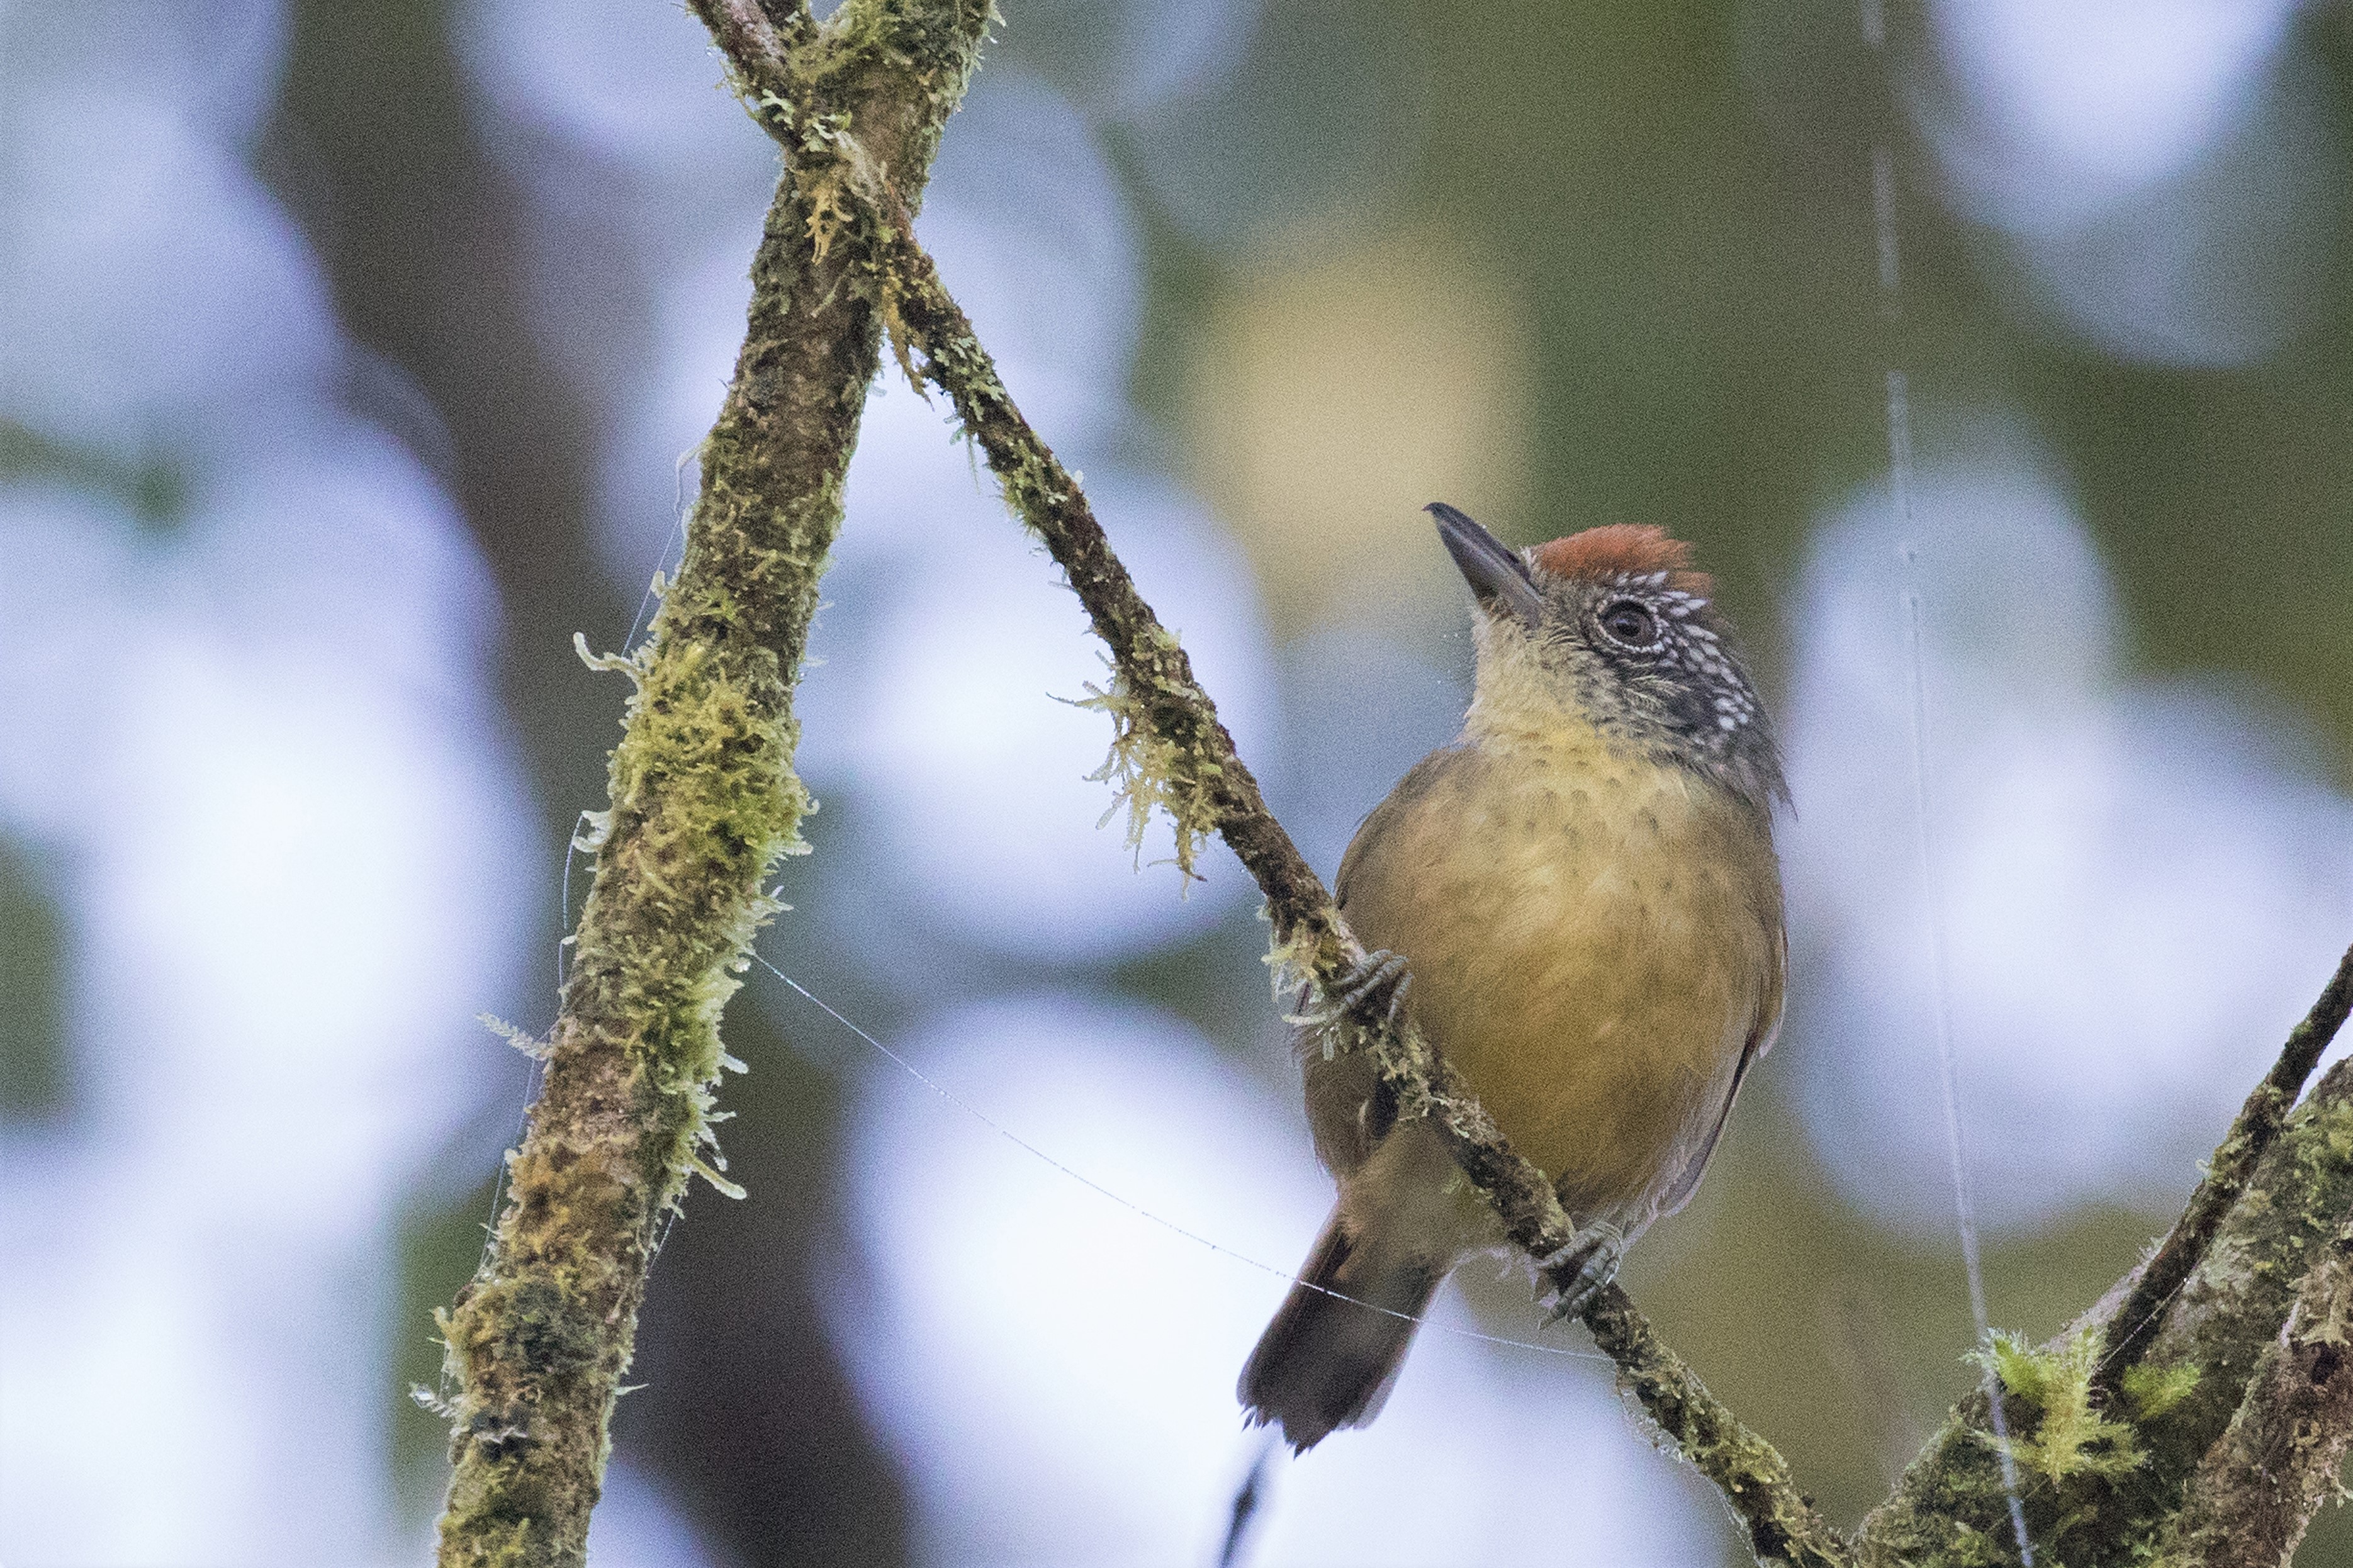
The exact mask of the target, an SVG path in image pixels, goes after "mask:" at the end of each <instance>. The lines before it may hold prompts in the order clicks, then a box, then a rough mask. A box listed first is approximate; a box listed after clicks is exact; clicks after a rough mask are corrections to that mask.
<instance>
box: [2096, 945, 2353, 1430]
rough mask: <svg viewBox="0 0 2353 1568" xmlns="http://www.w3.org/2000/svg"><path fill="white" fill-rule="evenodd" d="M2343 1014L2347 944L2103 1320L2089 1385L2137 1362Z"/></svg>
mask: <svg viewBox="0 0 2353 1568" xmlns="http://www.w3.org/2000/svg"><path fill="white" fill-rule="evenodd" d="M2348 1012H2353V948H2348V950H2347V951H2346V953H2345V956H2344V957H2343V958H2342V959H2340V960H2338V961H2337V973H2335V974H2333V975H2331V976H2330V977H2329V980H2328V984H2327V986H2325V987H2323V988H2322V990H2321V993H2320V999H2319V1000H2318V1001H2316V1002H2315V1003H2314V1004H2313V1005H2312V1010H2311V1011H2310V1012H2309V1013H2307V1014H2306V1015H2305V1017H2304V1021H2303V1022H2302V1023H2300V1024H2298V1025H2296V1026H2295V1028H2294V1029H2292V1030H2290V1031H2289V1032H2288V1037H2287V1044H2286V1045H2285V1046H2284V1047H2282V1049H2281V1051H2280V1055H2279V1060H2278V1061H2277V1062H2275V1063H2274V1064H2273V1066H2272V1070H2271V1072H2270V1074H2269V1075H2268V1076H2266V1077H2265V1078H2264V1079H2263V1082H2261V1083H2259V1084H2257V1085H2256V1086H2255V1089H2254V1092H2253V1093H2252V1094H2250V1095H2248V1096H2247V1102H2246V1104H2244V1105H2242V1106H2241V1107H2240V1108H2239V1116H2238V1120H2237V1121H2233V1122H2232V1124H2231V1131H2229V1133H2228V1134H2226V1135H2225V1136H2224V1137H2223V1139H2222V1142H2221V1144H2219V1145H2218V1146H2217V1147H2216V1148H2215V1150H2214V1157H2213V1159H2212V1160H2211V1162H2210V1163H2209V1164H2208V1166H2207V1171H2206V1176H2205V1178H2204V1179H2203V1180H2202V1181H2200V1183H2199V1184H2198V1187H2197V1190H2196V1191H2194V1192H2192V1193H2191V1194H2189V1203H2188V1204H2187V1205H2184V1206H2183V1208H2182V1211H2181V1217H2180V1218H2179V1219H2177V1220H2175V1221H2174V1222H2173V1228H2172V1229H2171V1230H2169V1231H2168V1232H2167V1233H2166V1236H2165V1239H2164V1240H2163V1241H2162V1242H2160V1243H2158V1248H2157V1250H2156V1251H2155V1252H2154V1253H2152V1254H2151V1255H2150V1256H2149V1259H2148V1262H2147V1265H2146V1266H2145V1267H2143V1268H2142V1269H2141V1271H2140V1278H2139V1279H2137V1280H2136V1281H2134V1283H2133V1288H2132V1290H2131V1291H2130V1293H2129V1294H2127V1295H2126V1298H2125V1300H2124V1305H2123V1306H2121V1307H2119V1308H2118V1309H2117V1310H2116V1316H2115V1317H2114V1318H2113V1319H2111V1320H2110V1328H2109V1331H2108V1351H2107V1355H2106V1357H2105V1359H2104V1360H2103V1362H2102V1363H2101V1366H2100V1370H2099V1372H2098V1373H2096V1374H2095V1375H2094V1385H2095V1386H2096V1387H2097V1388H2099V1389H2100V1390H2101V1392H2102V1393H2104V1394H2106V1393H2113V1392H2114V1391H2115V1390H2116V1388H2117V1387H2119V1386H2120V1385H2121V1384H2122V1381H2123V1378H2124V1374H2125V1373H2126V1372H2127V1371H2128V1370H2130V1369H2131V1367H2132V1366H2133V1365H2134V1363H2137V1362H2138V1361H2139V1360H2140V1358H2141V1355H2142V1352H2144V1351H2145V1350H2146V1349H2147V1338H2148V1332H2147V1331H2148V1330H2149V1329H2150V1328H2151V1327H2152V1326H2153V1325H2154V1324H2155V1323H2156V1322H2157V1321H2158V1314H2160V1313H2161V1312H2163V1311H2164V1310H2165V1306H2166V1303H2167V1302H2168V1301H2170V1300H2172V1299H2173V1295H2174V1292H2175V1291H2177V1290H2179V1289H2181V1283H2182V1281H2183V1280H2185V1279H2189V1276H2190V1275H2191V1273H2192V1272H2194V1271H2195V1270H2196V1269H2197V1268H2198V1265H2199V1263H2200V1260H2201V1259H2203V1258H2205V1256H2206V1249H2207V1247H2209V1246H2210V1245H2211V1244H2212V1242H2213V1239H2214V1231H2215V1228H2216V1227H2217V1226H2220V1225H2221V1223H2222V1216H2223V1215H2226V1214H2228V1213H2229V1212H2230V1211H2231V1205H2232V1204H2235V1203H2237V1202H2238V1201H2239V1194H2241V1193H2242V1192H2244V1191H2245V1190H2246V1186H2247V1179H2248V1177H2250V1176H2252V1175H2253V1173H2254V1170H2255V1164H2256V1162H2258V1161H2260V1160H2261V1159H2262V1158H2263V1151H2264V1150H2266V1149H2268V1148H2270V1147H2271V1145H2272V1140H2274V1138H2277V1137H2278V1136H2279V1131H2280V1128H2281V1127H2283V1126H2284V1125H2285V1123H2286V1121H2287V1113H2288V1112H2289V1110H2292V1109H2294V1107H2295V1099H2296V1096H2297V1095H2299V1094H2302V1093H2303V1092H2304V1082H2305V1079H2308V1078H2310V1077H2311V1076H2312V1069H2313V1068H2314V1067H2316V1065H2318V1063H2319V1061H2320V1058H2321V1055H2322V1053H2323V1052H2325V1051H2327V1049H2328V1043H2329V1042H2330V1041H2331V1040H2333V1039H2335V1038H2336V1037H2337V1030H2338V1029H2339V1028H2341V1027H2343V1026H2344V1024H2345V1018H2346V1015H2347V1014H2348Z"/></svg>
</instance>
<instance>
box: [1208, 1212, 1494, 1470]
mask: <svg viewBox="0 0 2353 1568" xmlns="http://www.w3.org/2000/svg"><path fill="white" fill-rule="evenodd" d="M1381 1228H1383V1227H1376V1229H1375V1230H1374V1231H1373V1232H1372V1233H1371V1234H1370V1235H1367V1236H1361V1237H1351V1236H1350V1235H1349V1234H1348V1231H1347V1228H1346V1227H1345V1226H1344V1225H1343V1224H1342V1222H1341V1210H1340V1208H1338V1207H1335V1208H1334V1209H1333V1211H1332V1217H1331V1218H1330V1219H1328V1220H1325V1221H1324V1234H1323V1235H1321V1236H1319V1237H1316V1238H1315V1247H1314V1250H1313V1251H1311V1252H1310V1253H1309V1254H1308V1255H1307V1262H1306V1263H1305V1264H1304V1265H1303V1267H1302V1268H1301V1269H1300V1271H1299V1279H1300V1282H1299V1283H1298V1284H1295V1285H1293V1286H1292V1288H1291V1294H1290V1295H1288V1296H1286V1297H1285V1298H1283V1302H1282V1307H1281V1308H1279V1309H1278V1310H1276V1312H1275V1314H1274V1321H1272V1322H1270V1323H1269V1324H1267V1326H1266V1332H1264V1333H1263V1334H1261V1335H1260V1336H1259V1341H1258V1348H1257V1349H1256V1350H1254V1351H1252V1352H1250V1360H1249V1361H1248V1362H1247V1363H1244V1365H1243V1367H1242V1375H1241V1382H1240V1385H1239V1386H1238V1387H1237V1389H1236V1390H1235V1392H1236V1394H1237V1395H1238V1396H1239V1397H1240V1400H1241V1402H1242V1404H1243V1405H1245V1406H1246V1407H1247V1410H1248V1415H1249V1418H1250V1423H1251V1425H1253V1426H1281V1427H1282V1435H1283V1436H1284V1437H1285V1438H1286V1439H1288V1440H1289V1442H1290V1444H1291V1446H1292V1447H1293V1448H1294V1449H1296V1450H1297V1451H1299V1452H1300V1453H1305V1452H1306V1451H1307V1450H1308V1449H1310V1448H1312V1447H1314V1446H1315V1445H1316V1444H1317V1443H1320V1442H1322V1441H1323V1440H1324V1437H1325V1436H1329V1435H1330V1434H1331V1433H1332V1432H1333V1431H1335V1429H1337V1428H1339V1427H1342V1426H1364V1425H1365V1424H1366V1422H1369V1421H1370V1420H1372V1418H1373V1417H1374V1416H1375V1415H1378V1414H1379V1413H1380V1408H1381V1405H1382V1403H1383V1401H1385V1400H1387V1399H1388V1396H1389V1389H1390V1388H1391V1386H1392V1385H1394V1384H1396V1382H1397V1376H1398V1368H1399V1367H1400V1366H1402V1365H1403V1364H1404V1363H1405V1352H1406V1349H1407V1347H1408V1346H1409V1345H1411V1344H1412V1343H1413V1331H1414V1330H1416V1329H1417V1328H1419V1327H1420V1326H1421V1324H1420V1318H1421V1314H1422V1312H1423V1310H1424V1309H1426V1308H1428V1307H1429V1305H1430V1297H1431V1296H1432V1295H1433V1294H1435V1293H1436V1291H1437V1289H1438V1285H1439V1281H1440V1280H1441V1279H1445V1278H1446V1273H1447V1267H1446V1265H1445V1264H1444V1263H1441V1262H1440V1261H1438V1260H1436V1259H1433V1258H1425V1257H1418V1256H1415V1255H1414V1254H1413V1253H1412V1252H1411V1251H1409V1250H1408V1249H1405V1248H1401V1247H1393V1246H1382V1245H1380V1243H1381V1241H1382V1239H1383V1237H1381V1235H1380V1229H1381Z"/></svg>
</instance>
